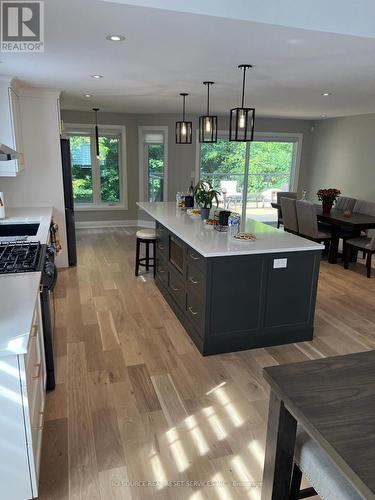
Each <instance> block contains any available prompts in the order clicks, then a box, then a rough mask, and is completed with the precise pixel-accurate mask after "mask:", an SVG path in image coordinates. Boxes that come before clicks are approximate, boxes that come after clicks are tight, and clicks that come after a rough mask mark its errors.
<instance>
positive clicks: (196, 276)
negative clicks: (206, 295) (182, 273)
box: [186, 262, 205, 297]
mask: <svg viewBox="0 0 375 500" xmlns="http://www.w3.org/2000/svg"><path fill="white" fill-rule="evenodd" d="M186 282H187V289H188V291H189V292H193V293H196V294H198V295H199V296H200V297H202V295H203V291H204V286H205V274H204V273H203V272H202V271H201V270H200V269H199V268H198V267H197V266H195V265H192V264H191V263H190V262H188V264H187V271H186Z"/></svg>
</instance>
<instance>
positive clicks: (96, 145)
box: [92, 108, 100, 160]
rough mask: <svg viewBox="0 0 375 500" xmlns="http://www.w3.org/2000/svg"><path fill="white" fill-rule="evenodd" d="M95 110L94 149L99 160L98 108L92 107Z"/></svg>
mask: <svg viewBox="0 0 375 500" xmlns="http://www.w3.org/2000/svg"><path fill="white" fill-rule="evenodd" d="M92 110H93V111H95V149H96V157H97V159H98V160H99V157H100V154H99V129H98V111H99V108H92Z"/></svg>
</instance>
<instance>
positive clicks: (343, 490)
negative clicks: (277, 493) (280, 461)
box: [289, 425, 362, 500]
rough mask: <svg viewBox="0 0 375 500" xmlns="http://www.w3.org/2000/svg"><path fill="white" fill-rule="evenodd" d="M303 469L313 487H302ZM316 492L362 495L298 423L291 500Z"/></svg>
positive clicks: (346, 497) (345, 497)
mask: <svg viewBox="0 0 375 500" xmlns="http://www.w3.org/2000/svg"><path fill="white" fill-rule="evenodd" d="M302 473H303V475H304V476H305V477H306V479H308V481H309V483H310V484H311V485H312V488H307V489H303V490H301V479H302ZM315 495H319V496H320V498H323V499H327V500H328V499H329V500H360V499H362V497H361V496H360V495H359V494H358V493H357V492H356V491H355V490H354V488H353V487H352V486H351V484H350V483H349V482H348V480H347V479H346V478H345V477H344V476H343V475H342V474H341V473H340V471H339V470H338V469H337V467H336V465H335V464H334V463H333V462H332V461H331V460H330V458H329V457H328V455H327V454H326V453H325V452H324V451H323V450H322V449H321V447H320V446H319V445H318V444H317V443H316V442H315V441H314V440H313V439H312V438H311V437H310V436H309V435H308V434H307V432H306V431H305V430H304V429H303V428H302V427H301V426H300V425H298V427H297V437H296V446H295V452H294V469H293V476H292V481H291V487H290V495H289V500H297V499H298V498H308V497H312V496H315Z"/></svg>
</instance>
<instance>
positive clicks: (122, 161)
mask: <svg viewBox="0 0 375 500" xmlns="http://www.w3.org/2000/svg"><path fill="white" fill-rule="evenodd" d="M103 132H104V133H103ZM111 133H112V135H116V136H119V137H120V140H119V184H120V186H119V193H120V201H119V202H118V203H108V202H100V201H99V203H98V202H94V201H93V203H76V202H75V203H74V210H76V211H78V212H79V211H90V210H99V211H100V210H127V209H128V182H127V181H128V176H127V149H126V127H125V126H124V125H101V124H100V125H99V136H101V135H107V134H108V135H111ZM80 134H81V135H88V136H90V137H91V138H95V125H93V124H88V123H66V124H64V136H65V137H66V138H68V139H69V137H70V136H71V135H80ZM91 168H92V190H93V200H95V198H96V200H100V199H101V193H100V168H99V165H98V161H97V158H96V153H95V140H91ZM94 172H96V175H94Z"/></svg>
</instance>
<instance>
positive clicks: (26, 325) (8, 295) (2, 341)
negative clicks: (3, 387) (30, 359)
mask: <svg viewBox="0 0 375 500" xmlns="http://www.w3.org/2000/svg"><path fill="white" fill-rule="evenodd" d="M40 275H41V273H40V272H36V273H23V274H0V357H4V356H11V355H15V354H25V353H26V352H27V346H28V343H29V336H30V331H31V327H32V321H33V315H34V309H35V304H36V299H37V296H38V293H39V283H40Z"/></svg>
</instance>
